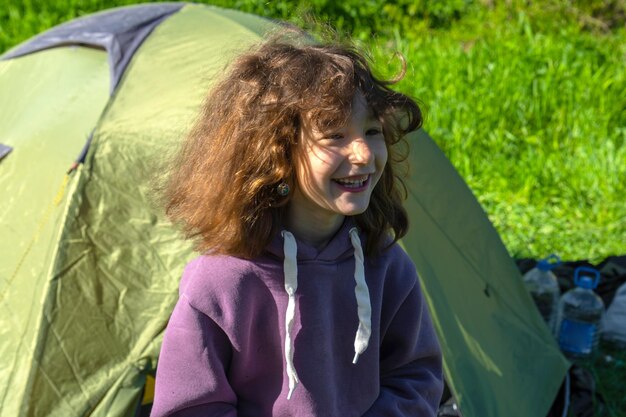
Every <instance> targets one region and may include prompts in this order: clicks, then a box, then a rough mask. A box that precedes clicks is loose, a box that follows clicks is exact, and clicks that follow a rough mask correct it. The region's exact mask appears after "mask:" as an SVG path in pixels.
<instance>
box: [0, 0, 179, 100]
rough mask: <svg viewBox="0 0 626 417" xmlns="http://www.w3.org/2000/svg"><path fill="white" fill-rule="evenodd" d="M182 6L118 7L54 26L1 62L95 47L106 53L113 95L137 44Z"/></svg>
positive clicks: (167, 4) (9, 52) (14, 50)
mask: <svg viewBox="0 0 626 417" xmlns="http://www.w3.org/2000/svg"><path fill="white" fill-rule="evenodd" d="M183 5H184V3H160V4H154V5H150V7H144V6H129V7H122V8H118V9H114V10H110V11H105V12H101V13H96V14H93V15H89V16H86V17H83V18H79V19H75V20H72V21H70V22H68V23H65V24H62V25H59V26H56V27H54V28H52V29H50V30H48V31H46V32H44V33H42V34H41V35H39V36H36V37H34V38H33V39H32V40H30V41H27V42H25V43H23V44H21V45H19V46H18V47H16V48H14V49H12V50H10V51H8V52H7V53H6V54H5V55H3V57H2V59H11V58H16V57H19V56H22V55H27V54H32V53H33V52H37V51H40V50H43V49H49V48H54V47H58V46H67V45H85V46H92V47H99V48H102V49H105V50H106V51H107V54H108V57H109V65H110V69H111V88H110V91H111V93H113V91H114V90H115V87H116V86H117V84H118V83H119V80H120V77H121V76H122V74H123V73H124V70H125V69H126V66H127V65H128V62H129V61H130V59H131V58H132V56H133V54H134V52H135V50H136V49H137V48H138V47H139V45H141V42H143V40H144V39H145V38H146V37H147V36H148V35H149V34H150V32H151V31H152V30H153V29H154V28H155V27H156V26H158V25H159V24H160V23H161V21H162V20H163V19H165V18H166V17H167V16H169V15H170V14H172V13H175V12H177V11H178V10H179V9H180V8H181V7H183Z"/></svg>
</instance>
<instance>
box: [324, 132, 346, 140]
mask: <svg viewBox="0 0 626 417" xmlns="http://www.w3.org/2000/svg"><path fill="white" fill-rule="evenodd" d="M326 138H328V139H333V140H341V139H343V135H342V134H341V133H333V134H331V135H327V136H326Z"/></svg>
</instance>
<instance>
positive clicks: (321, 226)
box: [286, 207, 345, 250]
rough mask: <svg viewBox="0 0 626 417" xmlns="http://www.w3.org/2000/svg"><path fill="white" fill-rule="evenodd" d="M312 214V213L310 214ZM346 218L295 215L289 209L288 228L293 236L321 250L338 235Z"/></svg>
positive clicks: (339, 216) (340, 216)
mask: <svg viewBox="0 0 626 417" xmlns="http://www.w3.org/2000/svg"><path fill="white" fill-rule="evenodd" d="M309 214H310V213H309ZM344 219H345V216H342V215H338V214H335V215H332V216H315V215H305V213H294V210H293V208H292V207H290V208H289V209H288V215H287V221H286V226H287V229H288V230H289V231H290V232H291V233H293V235H294V236H295V237H296V238H297V239H298V240H301V241H303V242H305V243H307V244H309V245H311V246H313V247H314V248H316V249H318V250H321V249H323V248H324V247H326V245H327V244H328V242H330V240H331V239H332V237H333V236H334V235H335V233H337V231H338V230H339V228H341V225H342V224H343V221H344Z"/></svg>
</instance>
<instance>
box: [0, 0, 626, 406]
mask: <svg viewBox="0 0 626 417" xmlns="http://www.w3.org/2000/svg"><path fill="white" fill-rule="evenodd" d="M132 3H137V1H133V2H131V1H126V0H115V1H98V0H83V1H80V0H69V1H67V0H46V1H41V2H39V1H36V0H25V1H17V0H0V52H3V51H5V50H6V49H8V48H10V47H12V46H14V45H16V44H17V43H19V42H21V41H23V40H25V39H28V38H29V37H31V36H32V35H34V34H36V33H39V32H41V31H43V30H45V29H47V28H49V27H51V26H54V25H56V24H58V23H61V22H63V21H67V20H69V19H72V18H74V17H77V16H80V15H83V14H87V13H91V12H93V11H97V10H101V9H104V8H108V7H112V6H117V5H124V4H132ZM212 3H214V4H218V5H222V6H227V5H231V7H235V8H239V9H241V10H244V11H249V12H254V13H257V14H261V15H266V16H271V17H278V18H283V19H288V20H291V21H293V22H295V23H298V24H303V20H302V17H301V16H302V15H303V12H304V11H307V10H309V11H311V13H312V14H314V15H316V16H318V18H319V19H320V20H321V21H324V20H329V21H330V22H331V23H334V24H335V25H337V26H339V27H340V29H342V30H345V31H347V32H349V33H351V34H352V36H353V37H354V38H356V39H358V40H359V41H360V42H363V44H364V45H365V46H366V47H367V49H369V50H370V51H371V55H372V56H373V57H374V58H375V61H376V63H377V68H378V69H379V72H380V73H381V74H393V71H394V70H395V69H397V61H393V60H392V59H391V56H392V52H393V51H395V50H397V51H400V52H401V53H402V54H403V55H404V56H405V57H406V58H407V61H408V64H409V66H408V72H407V76H406V77H405V79H404V80H403V81H401V82H400V84H399V85H398V88H399V89H400V90H402V91H404V92H406V93H409V94H410V95H412V96H413V97H416V98H417V99H418V100H419V101H420V102H421V103H422V104H423V107H424V109H425V110H426V115H427V117H426V122H425V125H424V127H425V129H426V130H427V131H428V132H429V133H430V134H431V136H432V137H433V138H434V139H435V140H436V141H437V143H438V144H439V146H440V147H441V148H442V149H443V150H444V152H445V153H446V155H447V156H448V157H449V159H450V160H451V161H452V163H453V164H454V165H455V166H456V168H457V169H458V171H459V172H460V174H461V175H462V176H463V178H464V179H465V180H466V181H467V183H468V185H469V186H470V188H471V189H472V190H473V192H474V193H475V195H476V196H477V198H478V199H479V201H480V202H481V204H482V205H483V207H484V209H485V211H486V212H487V214H488V216H489V217H490V219H491V221H492V222H493V223H494V225H495V227H496V228H497V230H498V231H499V233H500V235H501V237H502V239H503V241H504V243H505V245H506V247H507V248H508V250H509V252H510V253H511V255H512V256H514V257H532V258H539V257H544V256H547V255H548V254H550V253H556V254H558V255H559V256H561V258H562V259H564V260H578V259H589V260H591V261H592V262H597V261H600V260H602V259H603V258H605V257H607V256H609V255H620V254H624V253H626V204H625V201H626V70H625V68H626V29H625V28H624V22H625V21H624V19H625V15H626V5H625V2H624V1H623V0H612V1H604V2H602V1H586V2H585V1H574V0H571V1H558V0H545V1H541V2H522V1H517V0H508V1H503V2H498V1H493V0H491V1H490V0H481V1H478V0H476V1H470V0H450V1H444V2H439V3H434V2H427V1H421V2H420V1H413V2H411V1H407V0H403V1H400V0H399V1H397V2H393V3H392V4H386V3H384V2H381V1H379V0H359V1H356V0H354V1H344V2H342V3H341V4H340V5H338V4H339V3H334V2H331V1H326V0H310V1H309V2H303V1H301V2H297V1H295V2H287V1H285V0H282V1H263V2H254V1H252V0H232V1H225V0H221V1H217V0H216V1H214V2H212ZM294 3H297V5H296V6H297V7H296V6H292V5H293V4H294ZM305 3H307V4H308V6H307V7H304V6H302V4H305ZM383 4H384V5H383ZM415 4H421V5H422V6H423V7H421V8H419V7H418V8H416V7H415V6H414V5H415ZM294 11H296V12H294ZM607 356H609V357H610V358H612V359H607ZM581 363H582V364H583V365H584V366H585V367H587V368H588V369H591V370H592V372H593V373H594V374H595V375H596V378H597V381H598V387H599V390H600V392H602V393H603V395H604V396H605V398H606V400H607V403H608V404H607V410H606V411H607V412H606V414H605V415H607V416H610V417H624V416H626V411H625V410H626V352H624V351H618V350H617V349H613V348H611V347H610V346H606V345H602V349H601V352H600V353H599V354H598V355H596V356H595V357H594V358H592V359H590V360H587V361H583V362H581Z"/></svg>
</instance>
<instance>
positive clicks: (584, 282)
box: [574, 266, 600, 290]
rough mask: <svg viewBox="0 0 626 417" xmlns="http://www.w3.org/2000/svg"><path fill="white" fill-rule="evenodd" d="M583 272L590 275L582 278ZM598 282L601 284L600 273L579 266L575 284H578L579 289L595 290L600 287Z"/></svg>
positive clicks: (575, 272) (575, 274) (575, 273)
mask: <svg viewBox="0 0 626 417" xmlns="http://www.w3.org/2000/svg"><path fill="white" fill-rule="evenodd" d="M581 272H587V273H588V274H586V275H584V276H580V273H581ZM589 273H590V274H592V275H594V277H591V276H589ZM598 282H600V272H599V271H598V270H596V269H593V268H589V267H586V266H579V267H578V268H576V270H575V271H574V284H576V285H577V286H578V287H581V288H587V289H589V290H593V289H594V288H596V287H597V286H598Z"/></svg>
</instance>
